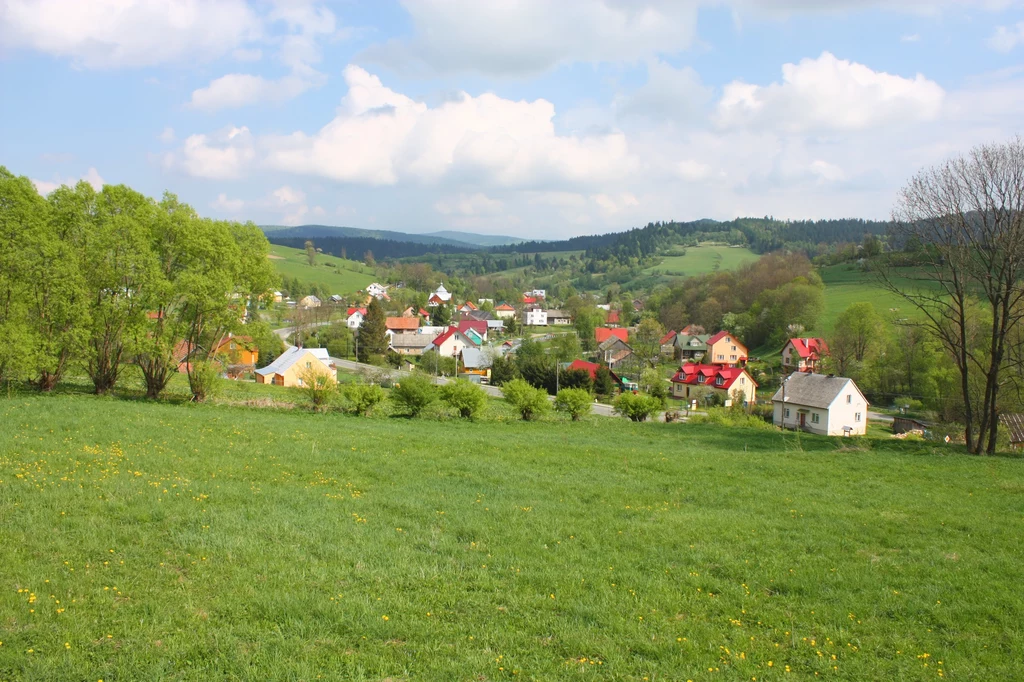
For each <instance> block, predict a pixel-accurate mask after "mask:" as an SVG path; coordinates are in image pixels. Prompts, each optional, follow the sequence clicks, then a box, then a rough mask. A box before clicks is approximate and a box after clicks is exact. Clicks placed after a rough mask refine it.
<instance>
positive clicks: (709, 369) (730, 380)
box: [671, 362, 757, 390]
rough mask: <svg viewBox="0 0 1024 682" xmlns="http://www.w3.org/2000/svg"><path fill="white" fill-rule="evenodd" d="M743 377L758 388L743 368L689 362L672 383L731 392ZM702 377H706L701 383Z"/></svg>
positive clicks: (681, 368)
mask: <svg viewBox="0 0 1024 682" xmlns="http://www.w3.org/2000/svg"><path fill="white" fill-rule="evenodd" d="M741 376H745V377H746V378H747V379H749V380H750V383H751V384H753V385H754V387H755V388H756V387H757V382H756V381H754V378H753V377H752V376H750V373H749V372H747V370H745V369H744V368H742V367H723V366H722V365H698V364H697V363H694V362H688V363H686V364H685V365H683V366H682V367H680V368H679V371H678V372H676V373H675V376H673V377H672V379H671V381H672V383H674V384H691V385H695V386H711V387H712V388H718V389H725V390H729V388H731V387H732V385H733V384H734V383H736V380H737V379H739V378H740V377H741ZM700 377H704V380H703V381H701V380H700ZM719 377H721V379H722V383H721V384H719V383H717V382H718V379H719Z"/></svg>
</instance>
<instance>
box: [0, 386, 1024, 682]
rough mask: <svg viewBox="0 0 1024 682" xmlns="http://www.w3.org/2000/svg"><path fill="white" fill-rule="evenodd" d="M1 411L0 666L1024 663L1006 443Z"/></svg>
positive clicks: (1020, 474)
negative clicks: (962, 446)
mask: <svg viewBox="0 0 1024 682" xmlns="http://www.w3.org/2000/svg"><path fill="white" fill-rule="evenodd" d="M0 425H2V426H3V433H4V436H5V438H4V439H3V440H2V441H0V543H2V546H3V547H4V553H3V561H2V562H0V624H2V625H0V641H2V644H0V679H11V680H13V679H18V680H65V679H67V680H99V679H102V680H104V681H105V682H109V681H110V680H139V679H154V680H155V679H160V680H209V679H246V680H249V679H251V680H265V679H290V680H314V679H318V678H322V679H345V680H384V679H390V680H506V679H508V680H514V679H529V680H555V679H559V680H562V679H571V680H572V679H578V680H587V679H593V680H636V681H637V682H640V681H648V682H651V681H654V680H666V681H667V680H687V679H692V680H750V679H754V678H756V679H757V680H786V679H831V680H863V679H874V680H934V679H940V678H942V677H945V678H948V679H954V680H955V679H974V680H1014V679H1019V678H1020V675H1021V673H1020V665H1021V664H1020V661H1021V660H1024V632H1022V628H1021V625H1020V623H1021V617H1022V615H1024V593H1022V592H1021V590H1020V582H1021V577H1022V573H1024V570H1022V569H1021V566H1020V545H1019V540H1020V537H1021V535H1022V533H1024V462H1022V461H1021V460H1017V459H1004V458H974V457H968V456H964V455H960V454H956V451H955V450H953V449H945V448H944V449H942V450H936V451H933V450H932V447H931V446H928V445H925V444H921V443H917V444H915V443H909V442H904V443H895V442H885V441H862V442H860V443H851V442H850V441H835V440H832V441H829V440H826V439H822V438H815V437H807V436H803V437H801V438H799V439H798V438H797V437H796V436H795V435H787V436H783V435H781V434H778V433H775V432H761V431H748V430H742V429H715V428H713V427H693V426H681V425H677V424H676V425H672V424H632V423H630V422H627V421H625V420H612V419H604V420H592V421H589V422H585V423H581V424H572V423H562V424H560V425H559V427H558V428H552V425H551V424H526V423H517V422H512V423H488V424H486V425H484V424H474V423H468V422H459V421H455V422H445V423H442V422H437V421H431V420H416V421H409V420H405V419H394V418H392V419H384V420H381V419H360V418H355V417H345V416H340V415H314V414H311V413H305V412H297V411H283V410H257V409H251V408H242V407H225V406H205V405H175V404H168V403H161V404H150V403H144V402H139V401H134V400H125V399H117V398H96V397H89V396H81V395H55V396H46V397H39V396H34V395H26V394H15V396H14V397H13V398H0ZM840 446H846V447H840Z"/></svg>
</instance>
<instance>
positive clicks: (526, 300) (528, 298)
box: [523, 296, 537, 303]
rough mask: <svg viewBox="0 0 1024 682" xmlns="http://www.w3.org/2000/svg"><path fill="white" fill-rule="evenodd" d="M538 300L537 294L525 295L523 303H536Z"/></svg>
mask: <svg viewBox="0 0 1024 682" xmlns="http://www.w3.org/2000/svg"><path fill="white" fill-rule="evenodd" d="M536 302H537V297H536V296H523V303H536Z"/></svg>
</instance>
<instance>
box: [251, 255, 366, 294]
mask: <svg viewBox="0 0 1024 682" xmlns="http://www.w3.org/2000/svg"><path fill="white" fill-rule="evenodd" d="M270 254H271V255H272V256H275V258H272V259H271V262H272V263H273V264H274V268H275V269H276V270H277V273H278V274H279V275H281V276H283V277H289V278H298V280H299V281H300V282H302V283H303V284H306V285H312V284H315V285H317V286H320V287H322V288H324V289H326V290H327V291H329V292H331V293H332V294H338V295H344V294H352V293H355V292H357V291H360V290H361V289H363V288H365V287H367V286H368V285H369V284H370V283H371V282H373V278H374V275H373V270H372V269H371V268H368V267H366V266H364V265H363V264H362V263H358V262H355V261H351V260H343V259H341V258H338V257H336V256H331V255H328V254H326V253H318V254H317V256H316V265H315V266H313V265H310V264H309V261H307V260H306V252H305V251H304V250H302V249H293V248H290V247H287V246H279V245H277V244H272V245H271V246H270ZM327 263H331V264H333V266H334V267H329V266H327ZM295 298H296V299H298V298H301V296H295Z"/></svg>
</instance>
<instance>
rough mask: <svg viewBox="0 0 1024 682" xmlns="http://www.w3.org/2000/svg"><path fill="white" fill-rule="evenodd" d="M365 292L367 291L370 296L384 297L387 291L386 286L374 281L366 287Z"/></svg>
mask: <svg viewBox="0 0 1024 682" xmlns="http://www.w3.org/2000/svg"><path fill="white" fill-rule="evenodd" d="M366 293H368V294H369V295H370V296H373V297H374V298H384V296H385V295H386V294H387V293H388V288H387V287H386V286H384V285H383V284H380V283H378V282H374V283H373V284H371V285H370V286H368V287H366Z"/></svg>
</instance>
